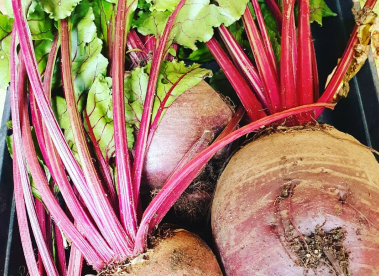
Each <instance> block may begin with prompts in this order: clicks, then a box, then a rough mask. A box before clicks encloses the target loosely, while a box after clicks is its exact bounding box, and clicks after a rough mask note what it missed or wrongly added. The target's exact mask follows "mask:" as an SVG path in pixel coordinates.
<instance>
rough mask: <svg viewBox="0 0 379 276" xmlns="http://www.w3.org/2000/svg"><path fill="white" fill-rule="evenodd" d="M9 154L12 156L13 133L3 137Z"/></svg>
mask: <svg viewBox="0 0 379 276" xmlns="http://www.w3.org/2000/svg"><path fill="white" fill-rule="evenodd" d="M5 140H6V143H7V148H8V151H9V154H10V156H11V157H12V158H13V135H9V136H7V137H6V138H5Z"/></svg>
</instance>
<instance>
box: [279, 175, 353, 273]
mask: <svg viewBox="0 0 379 276" xmlns="http://www.w3.org/2000/svg"><path fill="white" fill-rule="evenodd" d="M289 182H292V181H291V180H289ZM295 187H296V182H295V183H291V184H287V185H284V186H283V187H282V189H281V193H280V195H279V196H278V197H277V200H276V202H275V205H276V215H277V216H278V218H277V219H278V222H279V225H277V227H273V231H275V232H276V234H277V235H278V238H279V239H280V240H281V242H282V245H283V246H285V247H287V251H288V250H291V251H292V252H293V253H294V254H289V257H290V258H291V257H292V258H293V256H296V258H297V259H296V260H293V261H294V263H295V264H296V265H298V266H301V267H304V268H305V270H307V269H312V270H314V271H317V270H318V269H319V268H323V267H325V266H326V267H328V268H329V270H330V271H329V273H333V272H334V273H335V275H345V276H349V275H351V273H350V272H349V253H348V251H347V250H346V248H345V246H344V241H345V239H346V231H345V230H344V229H343V228H342V227H336V228H334V229H331V230H330V231H324V229H323V225H319V226H318V227H316V229H315V232H314V233H312V234H310V235H303V234H302V233H301V232H300V231H297V230H296V229H297V228H296V225H294V224H293V222H292V214H291V199H292V197H293V195H294V190H295ZM276 228H277V229H276ZM291 255H292V256H291Z"/></svg>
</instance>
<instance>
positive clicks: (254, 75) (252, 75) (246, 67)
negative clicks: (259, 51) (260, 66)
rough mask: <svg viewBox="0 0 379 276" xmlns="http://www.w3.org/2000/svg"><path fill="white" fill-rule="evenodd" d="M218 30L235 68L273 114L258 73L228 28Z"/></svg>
mask: <svg viewBox="0 0 379 276" xmlns="http://www.w3.org/2000/svg"><path fill="white" fill-rule="evenodd" d="M218 30H219V33H220V35H221V38H222V40H223V42H224V44H225V45H226V47H227V48H228V51H229V54H230V55H231V57H232V59H233V62H234V64H235V65H236V66H237V68H238V69H239V71H241V72H243V74H244V76H245V78H246V79H247V81H248V82H249V84H250V87H251V88H252V89H253V91H254V92H255V94H256V96H257V97H258V99H259V101H260V102H261V103H262V105H263V106H264V107H265V108H267V109H268V111H269V113H275V110H273V107H272V105H271V101H270V100H269V98H268V95H267V93H266V91H265V90H264V88H263V83H262V81H261V79H260V77H259V74H258V71H257V69H256V68H255V66H254V65H253V64H252V63H251V61H250V59H249V58H248V57H247V55H246V54H245V52H244V51H243V49H242V47H241V46H240V45H239V44H238V42H237V41H236V39H235V38H234V37H233V35H232V33H231V32H230V31H229V29H228V28H226V27H225V26H223V25H222V26H220V27H219V28H218Z"/></svg>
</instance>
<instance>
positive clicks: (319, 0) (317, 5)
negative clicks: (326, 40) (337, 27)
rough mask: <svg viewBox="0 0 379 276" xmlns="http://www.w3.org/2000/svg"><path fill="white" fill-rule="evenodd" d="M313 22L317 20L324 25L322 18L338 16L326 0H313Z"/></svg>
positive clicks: (311, 5)
mask: <svg viewBox="0 0 379 276" xmlns="http://www.w3.org/2000/svg"><path fill="white" fill-rule="evenodd" d="M310 10H311V22H313V21H316V22H317V23H318V24H320V26H322V18H323V17H329V16H336V15H337V14H335V13H334V12H332V10H331V9H330V8H329V7H328V6H327V5H326V3H325V1H324V0H311V3H310Z"/></svg>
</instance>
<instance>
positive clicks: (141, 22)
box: [135, 0, 248, 50]
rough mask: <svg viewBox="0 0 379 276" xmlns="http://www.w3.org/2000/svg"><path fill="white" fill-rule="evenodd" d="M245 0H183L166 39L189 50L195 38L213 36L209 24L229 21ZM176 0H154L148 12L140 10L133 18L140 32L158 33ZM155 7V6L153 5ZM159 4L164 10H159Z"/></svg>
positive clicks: (205, 38)
mask: <svg viewBox="0 0 379 276" xmlns="http://www.w3.org/2000/svg"><path fill="white" fill-rule="evenodd" d="M247 2H248V0H236V1H229V0H219V1H217V3H218V6H216V5H215V4H210V1H209V0H187V1H186V3H185V5H184V6H183V7H182V9H181V10H180V12H179V14H178V15H177V17H176V19H175V22H174V26H173V29H172V31H171V33H170V40H173V41H174V42H175V43H177V44H180V45H183V46H185V47H187V48H190V49H192V50H196V49H197V47H196V44H195V43H196V42H197V41H200V42H207V41H208V40H210V39H211V38H212V36H213V28H214V27H219V26H220V25H221V24H224V25H226V26H229V25H231V24H232V23H234V22H235V21H236V20H238V19H239V18H240V17H241V15H242V14H243V12H244V11H245V8H246V4H247ZM173 3H176V4H178V3H179V1H178V0H176V1H170V2H166V0H156V1H153V5H152V6H151V7H150V10H151V11H150V12H145V11H144V12H140V13H139V19H138V20H137V21H136V22H135V26H136V27H137V28H138V31H139V32H140V33H142V34H143V35H148V34H154V35H155V36H159V35H161V34H162V31H163V29H164V27H165V25H166V22H167V19H168V16H169V15H170V14H171V12H172V11H173V8H174V7H175V6H176V5H173ZM157 7H158V8H159V10H158V9H157ZM163 7H166V8H167V9H168V10H167V11H163V10H162V9H163Z"/></svg>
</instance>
